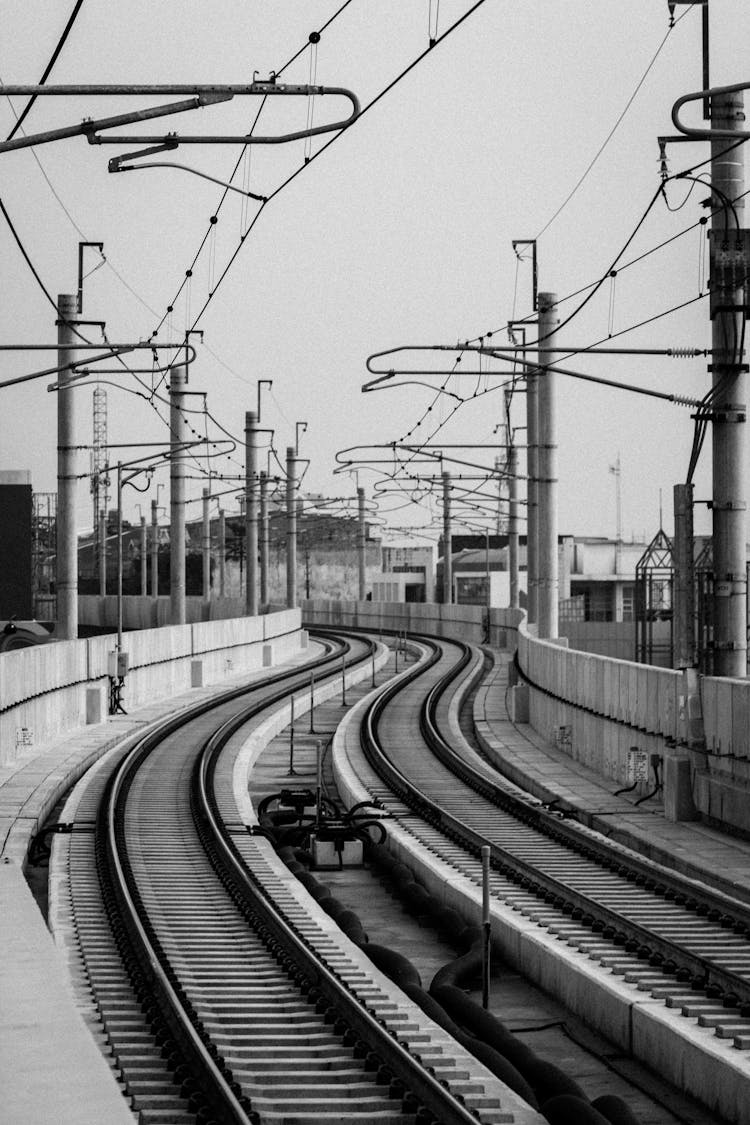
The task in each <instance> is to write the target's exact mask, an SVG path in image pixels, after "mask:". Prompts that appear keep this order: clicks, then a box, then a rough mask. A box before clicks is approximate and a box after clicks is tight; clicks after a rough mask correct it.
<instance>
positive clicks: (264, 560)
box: [258, 471, 268, 606]
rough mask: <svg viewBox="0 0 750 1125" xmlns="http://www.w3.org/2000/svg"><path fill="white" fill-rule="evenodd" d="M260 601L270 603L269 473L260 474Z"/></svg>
mask: <svg viewBox="0 0 750 1125" xmlns="http://www.w3.org/2000/svg"><path fill="white" fill-rule="evenodd" d="M258 539H259V543H260V601H261V605H262V606H266V605H268V473H266V472H263V471H261V474H260V534H259V536H258Z"/></svg>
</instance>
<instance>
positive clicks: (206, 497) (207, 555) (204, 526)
mask: <svg viewBox="0 0 750 1125" xmlns="http://www.w3.org/2000/svg"><path fill="white" fill-rule="evenodd" d="M210 501H211V494H210V492H209V490H208V489H207V488H204V489H203V497H202V504H201V509H202V511H201V516H202V520H201V564H202V565H201V571H202V575H201V577H202V583H201V596H202V599H203V604H204V606H207V605H208V604H209V602H210V601H211V517H210V515H209V511H208V505H209V503H210Z"/></svg>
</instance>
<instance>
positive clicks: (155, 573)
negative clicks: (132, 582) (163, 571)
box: [151, 500, 159, 598]
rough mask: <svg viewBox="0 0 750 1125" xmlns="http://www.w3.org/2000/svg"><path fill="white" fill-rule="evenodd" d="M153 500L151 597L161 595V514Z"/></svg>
mask: <svg viewBox="0 0 750 1125" xmlns="http://www.w3.org/2000/svg"><path fill="white" fill-rule="evenodd" d="M156 509H157V505H156V501H155V500H152V501H151V597H152V598H158V596H159V514H158V512H157V510H156Z"/></svg>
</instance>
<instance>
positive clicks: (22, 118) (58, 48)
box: [6, 0, 83, 141]
mask: <svg viewBox="0 0 750 1125" xmlns="http://www.w3.org/2000/svg"><path fill="white" fill-rule="evenodd" d="M82 6H83V0H76V4H75V6H74V8H73V11H72V12H71V13H70V16H69V17H68V22H67V23H66V25H65V28H64V30H63V33H62V35H61V36H60V38H59V39H58V41H57V46H56V47H55V49H54V51H53V52H52V57H51V58H50V60H49V62H48V63H47V65H46V67H45V68H44V74H43V75H42V77H41V78H40V79H39V82H38V83H37V85H38V86H43V85H44V84H45V82H46V81H47V79H48V78H49V76H50V73H51V71H52V68H53V66H54V65H55V63H56V62H57V60H58V58H59V55H60V52H61V51H62V49H63V47H64V46H65V40H66V39H67V38H68V35H69V34H70V31H71V28H72V27H73V24H74V23H75V21H76V16H77V15H78V13H79V12H80V10H81V8H82ZM37 96H38V95H37V94H32V96H31V97H30V98H29V100H28V102H27V103H26V105H25V107H24V110H23V112H22V113H21V115H20V117H18V118H17V119H16V123H15V125H14V126H13V128H12V129H11V131H10V133H9V134H8V136H7V137H6V140H8V141H10V140H12V138H13V137H14V136H15V134H16V133H17V132H18V130H19V129H20V128H21V126H22V125H23V123H24V121H25V120H26V117H27V115H28V113H29V110H30V109H31V107H32V106H33V104H34V102H35V101H36V99H37Z"/></svg>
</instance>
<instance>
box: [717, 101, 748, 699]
mask: <svg viewBox="0 0 750 1125" xmlns="http://www.w3.org/2000/svg"><path fill="white" fill-rule="evenodd" d="M742 109H743V98H742V93H741V92H739V91H737V92H734V93H729V94H714V95H712V97H711V127H712V128H713V129H725V130H737V129H740V128H742V127H743V123H744V116H743V113H742ZM743 161H744V146H743V145H739V146H737V147H733V148H732V147H730V142H729V140H728V138H727V137H726V136H724V137H718V138H716V139H715V140H713V141H712V142H711V185H712V188H713V189H714V196H713V199H712V206H713V207H714V208H715V211H714V215H713V218H712V221H711V241H712V256H711V258H712V264H711V280H712V288H711V320H712V325H711V346H712V349H713V363H712V365H711V366H710V368H709V370H710V371H711V373H712V385H713V391H714V399H713V401H712V403H711V409H712V412H713V500H712V513H713V552H714V596H713V602H714V674H715V675H717V676H733V677H744V676H746V675H747V575H746V561H747V560H746V512H745V509H746V506H747V505H746V488H745V474H746V471H747V470H746V449H745V441H746V438H745V416H746V411H747V375H746V374H745V373H744V372H743V370H742V368H743V359H744V357H743V355H742V345H741V341H742V340H743V330H744V324H743V320H744V311H743V304H744V300H745V297H744V293H745V288H744V277H745V273H746V269H747V267H746V266H745V267H742V268H741V267H739V266H737V267H735V268H731V264H730V263H731V261H732V259H733V255H736V257H737V258H739V257H740V254H739V253H738V251H739V250H740V249H741V242H740V241H739V240H740V238H741V235H740V233H739V231H738V230H737V228H738V227H739V228H740V229H741V228H742V226H743V222H742V218H743V214H744V210H745V201H744V199H743V198H742V194H743V192H744V190H745V178H744V165H743ZM725 200H727V201H728V202H727V204H726V205H725V206H723V205H722V204H723V203H724V201H725ZM722 259H728V260H729V263H728V264H727V266H724V268H722V269H719V268H717V267H718V265H719V264H720V263H721V262H722Z"/></svg>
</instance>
